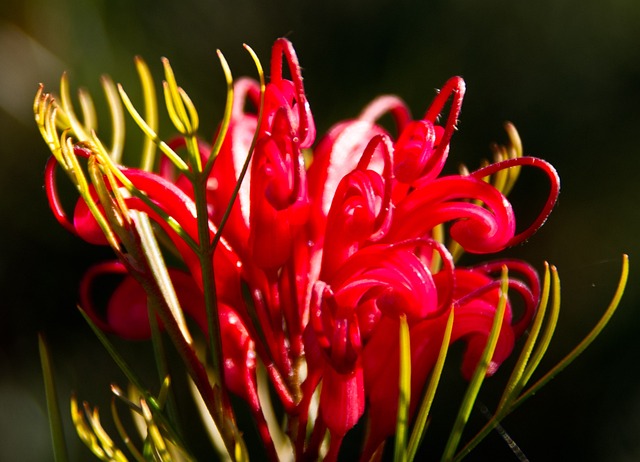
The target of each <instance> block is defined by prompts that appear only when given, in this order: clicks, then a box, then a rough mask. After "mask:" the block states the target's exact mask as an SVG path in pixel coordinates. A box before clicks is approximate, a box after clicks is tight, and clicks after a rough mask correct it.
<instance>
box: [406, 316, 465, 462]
mask: <svg viewBox="0 0 640 462" xmlns="http://www.w3.org/2000/svg"><path fill="white" fill-rule="evenodd" d="M454 317H455V314H454V310H453V308H451V309H450V310H449V317H448V318H447V327H446V328H445V331H444V335H443V337H442V344H441V345H440V352H439V353H438V359H437V360H436V364H435V366H434V367H433V372H431V378H430V379H429V385H427V391H426V392H425V394H424V398H423V399H422V402H421V403H420V410H419V411H418V416H417V417H416V423H415V424H414V427H413V431H412V432H411V439H410V440H409V448H408V450H407V452H408V454H407V460H408V461H412V460H413V459H414V458H415V456H416V453H417V452H418V448H419V447H420V445H421V444H422V440H423V439H424V435H425V433H426V431H427V419H428V417H429V412H430V411H431V405H432V404H433V399H434V398H435V395H436V391H437V389H438V385H439V384H440V377H441V376H442V369H443V368H444V362H445V360H446V358H447V353H448V351H449V343H450V341H451V332H452V331H453V321H454Z"/></svg>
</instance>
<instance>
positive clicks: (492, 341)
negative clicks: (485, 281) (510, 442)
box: [442, 267, 509, 461]
mask: <svg viewBox="0 0 640 462" xmlns="http://www.w3.org/2000/svg"><path fill="white" fill-rule="evenodd" d="M508 288H509V278H508V274H507V268H506V267H503V268H502V276H501V284H500V300H499V301H498V306H497V307H496V313H495V316H494V318H493V326H492V327H491V332H490V334H489V338H488V339H487V344H486V346H485V347H484V351H483V352H482V356H481V357H480V361H478V366H477V367H476V370H475V371H474V373H473V377H472V378H471V381H470V382H469V386H468V387H467V391H466V393H465V395H464V398H463V400H462V404H461V405H460V410H459V411H458V416H457V417H456V421H455V422H454V424H453V429H452V430H451V434H450V435H449V440H448V441H447V445H446V447H445V450H444V453H443V455H442V460H443V461H450V460H452V459H453V455H454V454H455V452H456V449H457V448H458V444H459V443H460V439H461V438H462V431H463V430H464V427H465V425H466V424H467V421H468V420H469V415H471V409H473V405H474V404H475V402H476V398H477V397H478V393H479V392H480V387H481V386H482V383H483V382H484V379H485V377H486V375H487V368H488V367H489V361H490V360H491V358H492V357H493V352H494V351H495V349H496V345H497V344H498V338H499V337H500V330H501V327H502V320H503V318H504V313H505V309H506V306H507V291H508Z"/></svg>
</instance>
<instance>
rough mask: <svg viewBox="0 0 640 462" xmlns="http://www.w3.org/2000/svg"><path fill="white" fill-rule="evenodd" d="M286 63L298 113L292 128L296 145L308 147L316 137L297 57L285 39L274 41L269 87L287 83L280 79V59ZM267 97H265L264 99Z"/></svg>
mask: <svg viewBox="0 0 640 462" xmlns="http://www.w3.org/2000/svg"><path fill="white" fill-rule="evenodd" d="M283 55H284V58H285V60H286V62H287V65H288V67H289V72H290V74H291V78H292V81H293V89H292V96H293V98H291V99H293V100H295V106H296V109H297V112H298V117H297V126H295V127H294V129H295V131H296V133H297V137H298V143H299V145H300V147H301V148H307V147H310V146H311V145H312V144H313V141H314V140H315V137H316V126H315V122H314V120H313V115H312V114H311V108H310V107H309V102H308V101H307V96H306V94H305V91H304V85H303V83H302V70H301V68H300V63H299V62H298V56H297V55H296V51H295V50H294V48H293V45H292V44H291V42H290V41H289V40H287V39H285V38H280V39H278V40H276V42H275V43H274V44H273V49H272V53H271V83H270V84H271V85H277V86H279V87H280V88H282V83H283V82H285V83H286V82H288V81H286V80H284V79H283V78H282V57H283ZM266 96H267V95H265V97H266ZM267 116H268V114H267Z"/></svg>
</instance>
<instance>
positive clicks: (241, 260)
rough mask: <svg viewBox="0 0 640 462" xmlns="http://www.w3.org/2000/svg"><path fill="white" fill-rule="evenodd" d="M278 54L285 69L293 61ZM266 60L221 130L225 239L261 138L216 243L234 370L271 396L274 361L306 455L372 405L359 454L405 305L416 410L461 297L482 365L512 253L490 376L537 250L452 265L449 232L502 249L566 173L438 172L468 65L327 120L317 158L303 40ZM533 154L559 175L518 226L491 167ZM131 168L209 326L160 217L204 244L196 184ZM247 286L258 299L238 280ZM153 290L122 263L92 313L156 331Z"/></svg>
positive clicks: (459, 324) (470, 351) (218, 188)
mask: <svg viewBox="0 0 640 462" xmlns="http://www.w3.org/2000/svg"><path fill="white" fill-rule="evenodd" d="M283 57H284V64H285V65H286V66H287V67H288V70H289V73H290V75H291V80H289V79H286V78H284V77H283V72H282V66H283ZM270 75H271V81H270V82H269V84H268V85H267V86H266V90H265V93H264V104H263V106H262V108H260V107H259V106H260V90H259V85H258V84H257V83H256V82H253V81H251V80H248V79H241V80H239V81H238V82H237V83H236V84H235V94H236V101H235V102H234V107H233V111H232V115H231V118H230V120H229V128H228V131H227V135H226V137H225V139H224V140H223V143H222V146H221V149H220V152H219V153H218V155H217V157H216V159H215V161H214V164H213V168H212V170H211V174H210V176H209V178H208V181H207V190H206V194H207V206H208V208H207V213H208V220H209V221H208V223H209V234H210V238H211V239H213V237H214V236H215V234H216V232H217V230H218V226H220V224H221V221H222V217H223V215H224V213H225V210H226V208H227V206H228V204H229V203H230V201H232V200H234V199H233V189H234V187H235V185H236V182H237V181H238V180H239V178H240V175H241V171H242V166H243V164H244V162H245V159H246V158H247V155H248V153H249V150H250V147H251V146H252V142H253V140H254V139H255V150H254V152H253V157H252V159H251V163H250V165H249V168H248V170H247V172H246V176H245V177H244V181H243V183H242V185H241V186H240V189H239V194H238V196H237V197H236V198H235V200H234V203H233V204H232V207H231V210H230V215H229V217H228V221H227V222H226V224H225V227H224V229H223V232H222V241H221V243H220V245H219V246H218V247H217V250H216V252H215V254H214V268H215V285H216V291H217V294H218V298H219V300H218V301H219V304H218V306H219V317H220V322H221V325H222V343H223V352H222V353H223V356H224V362H225V378H226V384H227V386H228V387H229V388H230V389H231V390H232V391H234V392H235V393H237V394H239V395H240V396H242V397H243V398H244V399H245V400H246V401H248V402H249V404H250V405H251V407H252V409H253V410H254V412H256V413H257V412H259V410H260V402H259V399H258V398H257V394H256V385H255V380H256V379H255V358H256V355H257V357H259V359H260V360H261V361H262V362H263V363H264V364H265V365H267V367H268V369H269V372H270V377H271V379H272V380H273V383H274V386H275V389H276V391H277V392H278V393H279V395H280V397H281V399H282V401H283V403H284V405H285V409H286V411H287V412H288V413H289V414H290V415H291V416H295V417H296V418H297V419H298V423H299V425H298V428H299V432H298V434H297V435H296V434H292V435H291V436H292V438H293V439H294V441H295V448H296V451H297V455H302V454H303V453H306V454H307V456H309V457H312V456H313V454H317V451H318V450H319V443H320V441H321V439H322V435H323V433H324V431H325V429H328V430H329V432H330V434H331V445H330V449H329V455H328V458H329V459H332V458H336V457H337V454H338V450H339V447H340V443H341V441H342V438H343V437H344V436H345V434H346V433H347V432H348V431H349V430H350V429H351V428H352V427H353V426H354V425H355V424H356V423H357V422H358V420H359V419H360V418H361V417H362V415H363V414H364V411H365V408H366V407H367V406H368V409H369V413H368V415H369V429H370V430H369V436H368V440H367V445H366V449H365V454H369V455H370V454H371V453H372V452H373V451H374V450H375V449H376V448H377V447H378V445H379V443H381V442H382V441H383V440H384V439H385V438H386V437H387V436H389V435H390V434H392V433H393V430H394V426H395V418H396V417H395V414H396V412H397V410H396V408H397V402H398V399H397V396H398V387H397V382H398V371H399V365H398V362H399V349H398V348H399V347H398V335H399V327H398V326H399V318H400V317H401V316H403V317H406V319H407V321H408V323H409V328H410V334H411V354H412V356H411V361H412V389H413V390H414V393H412V402H411V406H410V407H411V409H412V410H413V409H415V408H416V405H417V402H418V401H417V398H416V397H418V396H419V392H420V391H421V390H422V389H423V387H424V384H425V381H426V380H427V377H428V375H429V373H430V371H431V369H432V367H433V364H434V362H435V360H436V357H437V354H438V351H439V348H440V343H441V340H442V335H443V331H444V326H445V324H446V320H447V315H448V311H449V309H454V310H455V324H454V328H453V334H452V341H456V340H464V341H465V342H466V343H467V350H466V353H465V357H464V360H463V364H462V371H463V375H464V376H466V377H469V376H470V375H471V374H472V372H473V370H474V368H475V366H476V364H477V362H478V358H479V356H480V354H481V352H482V350H483V349H484V344H485V343H486V339H487V336H488V335H489V332H490V330H491V325H492V322H493V317H494V313H495V310H496V306H497V304H498V286H499V276H498V275H497V274H496V273H497V272H499V269H500V267H501V266H502V265H503V264H506V265H507V266H508V267H509V269H511V270H512V272H511V273H510V275H509V285H510V288H511V294H514V293H517V294H519V295H520V296H521V298H522V299H523V300H524V303H523V305H524V310H523V314H522V315H520V316H519V317H518V319H514V316H513V313H512V312H511V305H509V306H508V307H507V314H506V315H505V317H504V321H503V324H504V325H503V328H502V330H501V333H500V338H499V341H498V347H497V349H496V351H495V354H494V356H493V358H492V360H491V366H490V368H489V371H488V373H489V374H491V373H493V372H494V371H495V370H496V369H497V368H498V367H499V365H500V364H501V363H502V362H503V361H504V359H505V358H506V357H507V356H508V355H509V354H510V352H511V349H512V347H513V344H514V341H515V339H516V338H517V337H518V336H519V335H521V334H522V332H523V331H524V329H525V328H526V326H527V325H528V323H529V321H530V320H531V317H532V316H533V313H534V312H535V310H536V307H537V303H538V299H539V291H540V290H539V283H538V279H537V276H536V274H535V271H534V270H533V269H532V268H531V267H530V266H529V265H527V264H526V263H521V262H514V261H509V262H496V263H490V264H485V265H481V266H476V267H472V268H461V267H456V266H455V265H454V261H453V258H452V256H451V255H450V253H449V251H448V250H447V248H446V247H445V246H444V245H443V244H442V243H441V241H442V239H441V238H439V237H438V236H439V232H440V231H437V230H441V231H442V230H443V231H444V232H445V234H446V236H447V238H451V239H453V240H455V241H456V242H457V243H458V244H459V245H460V246H461V247H462V248H463V249H464V250H465V251H468V252H472V253H479V254H487V253H496V252H499V251H501V250H503V249H504V248H505V247H507V246H510V245H513V244H515V243H517V242H520V241H522V240H524V239H526V238H527V237H529V236H530V235H531V234H532V233H533V232H534V231H535V230H536V229H537V228H538V227H539V226H540V225H541V224H542V222H543V221H544V220H545V219H546V217H547V216H548V214H549V213H550V211H551V208H552V207H553V204H554V203H555V200H556V197H557V194H558V189H559V180H558V177H557V175H556V173H555V170H554V169H553V168H552V167H551V166H550V165H548V164H547V163H545V162H544V161H542V160H539V159H533V158H528V157H523V158H519V159H511V160H507V161H504V162H501V163H497V164H493V165H490V166H489V167H486V168H484V169H481V170H479V171H477V172H474V173H471V174H469V175H449V176H441V172H442V170H443V167H444V165H445V162H446V159H447V156H448V154H449V150H450V141H451V137H452V135H453V132H454V129H455V125H456V123H457V119H458V116H459V113H460V108H461V104H462V99H463V96H464V92H465V86H464V82H463V81H462V79H461V78H460V77H454V78H452V79H450V80H449V81H447V82H446V83H445V85H444V86H443V88H442V90H441V92H440V93H439V94H438V95H437V96H436V98H435V100H434V102H433V103H432V104H431V106H429V108H428V109H427V111H426V112H425V114H424V116H423V118H421V119H419V120H412V118H411V115H410V112H409V109H408V108H407V107H406V105H405V104H404V103H403V102H402V101H401V100H400V99H399V98H397V97H393V96H384V97H380V98H378V99H376V100H375V101H374V102H372V103H371V104H370V105H369V106H368V107H367V108H365V110H364V111H363V112H362V113H361V115H360V116H359V117H358V118H356V119H354V120H350V121H346V122H341V123H339V124H337V125H336V126H334V127H333V128H332V129H330V130H329V132H328V133H327V135H326V136H325V137H324V138H323V139H322V140H321V141H320V142H319V143H318V144H317V146H316V147H315V149H313V162H312V163H311V165H310V166H309V168H308V169H307V168H306V167H305V158H304V156H303V149H307V148H310V147H311V146H312V145H313V143H314V138H315V124H314V121H313V117H312V115H311V111H310V109H309V104H308V102H307V99H306V96H305V92H304V86H303V82H302V76H301V70H300V66H299V64H298V60H297V57H296V55H295V51H294V50H293V47H292V45H291V44H290V43H289V42H288V41H287V40H285V39H280V40H278V41H276V43H275V45H274V48H273V56H272V61H271V73H270ZM247 99H248V100H249V101H250V102H251V103H253V106H254V107H255V110H256V111H257V110H258V109H261V110H262V119H261V122H259V118H258V113H257V112H251V111H247V109H246V108H245V102H246V100H247ZM449 100H451V102H450V104H449V106H450V107H449V109H448V112H447V113H446V114H445V112H446V111H445V110H444V108H445V106H447V104H448V101H449ZM385 112H390V113H391V114H392V115H393V117H394V119H395V121H396V124H397V132H398V134H399V135H398V136H397V137H393V136H392V135H391V134H389V133H388V132H387V131H386V130H385V129H383V128H382V127H381V126H379V125H377V124H376V120H377V119H378V118H379V117H381V116H382V115H383V114H384V113H385ZM438 120H442V122H443V125H439V124H438ZM181 143H183V141H182V140H181V139H178V140H176V141H175V142H174V143H172V146H174V147H175V148H176V149H177V148H178V147H180V145H181ZM83 149H84V148H76V152H77V154H78V155H90V153H87V152H84V151H83ZM200 155H201V157H202V160H203V161H206V160H207V159H208V158H209V157H210V155H211V153H210V148H209V147H208V146H207V145H206V144H205V143H201V144H200ZM523 165H530V166H536V167H538V168H541V169H542V170H543V171H544V172H545V173H546V174H547V175H548V177H549V179H550V183H551V187H550V193H549V199H548V201H547V203H546V205H545V207H544V208H543V210H542V211H541V212H540V216H539V217H538V219H536V220H535V221H534V223H532V224H531V225H530V226H529V227H527V228H526V229H525V230H524V231H521V232H519V233H517V232H516V229H518V227H517V224H516V217H515V213H514V211H513V209H512V207H511V204H510V203H509V201H508V200H507V198H506V197H505V195H504V194H503V193H502V192H501V190H499V189H497V188H496V187H494V186H493V185H492V184H491V183H490V182H487V181H485V180H486V177H488V176H490V175H492V174H494V173H496V172H498V171H500V170H503V169H507V168H511V167H514V166H523ZM120 171H121V172H122V174H123V175H124V176H125V177H126V178H127V179H128V180H129V181H130V182H131V184H132V185H133V186H134V187H135V188H137V189H138V190H140V191H142V192H143V193H144V194H146V196H147V197H148V199H149V201H143V200H141V199H140V198H137V197H129V198H126V199H125V203H126V206H127V207H128V208H129V209H131V210H138V211H142V212H145V213H147V214H148V215H149V217H150V218H151V219H152V220H153V221H155V222H156V223H157V224H158V225H159V226H160V227H161V228H162V229H163V230H164V232H165V233H166V234H167V235H168V236H169V238H170V239H171V241H172V243H173V245H174V246H175V248H176V249H177V251H178V253H179V255H180V256H181V258H182V260H183V262H184V264H185V265H186V267H187V269H188V271H189V274H187V273H183V272H177V271H176V272H173V271H172V272H171V275H172V278H173V282H174V285H175V286H176V291H177V293H178V296H179V298H180V301H181V303H182V305H183V309H184V311H185V312H187V313H189V314H190V315H191V316H192V317H193V318H194V319H195V320H196V322H197V323H198V325H199V326H200V327H201V330H202V331H203V332H204V333H205V334H207V325H206V318H205V316H204V313H205V310H204V299H203V297H202V293H201V290H202V287H203V281H202V273H201V269H200V266H199V264H198V259H197V255H195V254H194V250H193V248H192V247H190V246H189V245H187V243H186V242H185V237H184V235H180V234H179V233H177V232H176V231H175V229H174V228H172V227H171V226H170V225H169V224H168V223H167V220H166V218H164V216H163V214H164V215H167V216H170V217H172V219H173V220H175V222H177V223H178V224H179V225H180V227H181V229H182V230H184V233H186V235H187V236H188V237H189V238H190V239H191V240H193V241H194V242H196V243H197V242H198V239H199V237H198V226H197V217H196V206H195V202H194V192H193V185H192V184H191V183H190V181H189V180H188V178H187V177H186V176H184V175H181V176H177V177H176V176H175V175H174V174H173V172H172V169H171V168H170V167H169V165H168V163H167V162H166V160H164V161H162V162H161V164H160V169H159V172H158V173H150V172H144V171H141V170H136V169H129V168H125V167H121V168H120ZM49 172H50V173H49V175H48V177H49V178H51V181H49V182H48V184H49V187H48V191H49V193H50V197H51V203H52V208H53V209H54V211H55V212H56V215H57V216H58V217H59V218H60V220H61V222H63V224H64V225H65V226H66V227H67V228H69V229H72V230H76V231H77V233H78V234H79V235H80V236H81V237H83V238H85V239H86V240H88V241H90V242H93V243H101V242H104V240H103V239H101V238H100V237H97V236H99V234H98V233H97V231H98V230H99V227H98V226H97V223H96V222H95V220H94V219H93V216H92V215H90V214H89V213H88V212H87V209H86V206H85V205H84V203H83V202H82V201H80V202H79V203H78V206H77V207H76V211H75V219H74V222H73V224H70V223H69V221H68V220H66V218H65V217H64V213H63V212H62V209H61V207H60V206H59V203H58V201H57V199H56V196H55V193H54V190H55V188H54V187H53V184H54V182H53V180H52V178H53V173H52V172H53V168H50V169H49ZM441 225H444V227H442V226H441ZM123 268H124V267H123V266H122V265H117V264H116V265H112V266H108V267H98V268H97V269H94V270H92V271H91V272H90V273H89V274H88V276H87V282H86V283H85V284H83V295H82V297H83V305H86V306H91V305H90V303H89V298H90V297H89V290H88V287H89V285H90V282H91V280H92V279H93V277H94V276H95V274H97V273H101V272H102V271H117V272H123ZM514 272H515V273H520V274H521V275H522V281H521V280H520V279H517V278H516V277H514V275H513V273H514ZM243 285H244V286H246V287H247V288H248V291H247V293H248V294H249V298H250V300H249V301H247V299H246V297H245V298H243V297H242V296H241V287H242V286H243ZM512 298H513V297H512V295H510V300H511V299H512ZM144 305H145V303H144V294H143V292H142V290H141V288H140V286H139V285H136V283H134V282H132V280H131V279H130V278H129V277H125V279H124V281H123V283H122V285H121V286H120V287H119V288H118V289H117V290H116V291H115V292H114V294H113V296H112V298H111V301H110V304H109V307H108V308H107V320H106V321H102V320H100V319H101V318H100V317H99V316H98V315H97V314H96V313H95V312H94V311H91V310H90V314H92V316H93V317H94V319H95V320H96V321H97V322H98V320H100V321H99V326H100V327H102V328H103V329H105V330H110V331H112V332H115V333H117V334H119V335H122V336H125V337H129V338H139V337H145V336H148V335H149V330H148V318H146V313H147V311H146V309H144V308H143V306H144ZM305 361H306V377H305V368H304V366H303V364H304V363H305ZM319 385H321V386H322V391H321V394H320V404H319V406H320V412H319V417H318V420H317V421H316V424H315V429H314V436H312V438H311V440H310V441H308V442H305V435H304V428H305V425H306V422H307V419H308V412H309V409H308V408H309V404H310V401H311V396H312V394H313V393H314V392H315V390H316V388H317V387H318V386H319ZM292 432H293V433H295V431H292Z"/></svg>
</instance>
